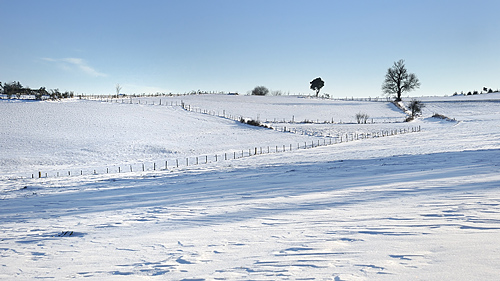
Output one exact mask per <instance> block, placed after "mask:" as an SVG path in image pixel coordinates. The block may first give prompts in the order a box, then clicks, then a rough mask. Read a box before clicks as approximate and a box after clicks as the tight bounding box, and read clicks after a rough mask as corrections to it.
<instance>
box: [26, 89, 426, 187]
mask: <svg viewBox="0 0 500 281" xmlns="http://www.w3.org/2000/svg"><path fill="white" fill-rule="evenodd" d="M85 99H89V100H98V101H102V102H113V103H130V104H146V105H147V104H149V105H159V106H172V107H173V106H176V107H181V108H182V109H184V110H186V111H190V112H195V113H200V114H209V115H213V116H217V117H220V118H225V119H230V120H234V121H238V122H241V121H242V120H246V119H245V118H244V117H243V116H240V115H231V114H226V111H225V110H222V111H214V110H205V109H201V108H198V107H194V106H191V105H188V104H186V103H184V102H183V101H182V100H181V101H170V102H167V101H162V100H161V99H159V101H157V102H156V103H155V101H150V102H149V103H148V101H147V100H146V101H142V103H141V100H140V99H133V98H129V99H125V98H121V99H120V98H106V97H92V96H90V97H85ZM268 128H270V129H273V130H275V131H280V132H287V133H295V134H302V135H309V136H314V133H308V132H305V131H302V130H297V129H296V128H287V127H286V126H283V127H268ZM420 131H421V127H420V126H417V127H407V128H399V129H391V130H380V131H374V132H366V133H339V134H337V135H335V136H322V137H323V138H322V139H315V140H311V141H306V142H303V143H295V144H282V145H275V146H263V147H262V146H261V147H252V148H249V149H247V150H231V151H228V152H224V153H215V154H207V155H201V156H189V157H183V158H169V159H163V160H154V161H145V162H139V163H136V162H134V163H125V164H119V165H106V166H97V167H93V168H89V167H86V168H79V169H77V168H71V169H67V170H64V171H63V170H52V171H38V172H37V173H32V174H31V178H53V177H71V176H83V175H99V174H116V173H118V174H119V173H128V172H146V171H161V170H164V171H166V170H173V169H182V168H186V167H191V166H199V165H207V164H211V163H217V162H221V161H229V160H236V159H241V158H245V157H252V156H257V155H263V154H272V153H283V152H291V151H295V150H300V149H311V148H316V147H322V146H329V145H334V144H340V143H345V142H352V141H359V140H365V139H371V138H380V137H388V136H394V135H400V134H407V133H414V132H420ZM24 177H26V176H24Z"/></svg>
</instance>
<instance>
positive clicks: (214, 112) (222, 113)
mask: <svg viewBox="0 0 500 281" xmlns="http://www.w3.org/2000/svg"><path fill="white" fill-rule="evenodd" d="M83 98H84V99H87V100H97V101H101V102H110V103H121V104H140V105H157V106H170V107H179V106H180V107H181V108H182V109H184V110H186V111H190V112H194V113H200V114H207V115H212V116H217V117H221V118H225V119H229V120H233V121H239V122H241V121H248V120H253V119H252V118H250V117H244V116H242V115H232V114H226V110H224V109H223V110H209V109H202V108H200V107H196V106H192V105H190V104H187V103H185V102H184V101H183V100H180V101H179V100H176V101H163V100H162V99H161V98H159V99H158V100H157V102H156V103H155V101H154V100H153V101H149V102H148V100H145V101H143V102H141V99H140V97H129V98H110V97H83ZM338 100H344V99H338ZM361 100H362V99H361ZM366 101H368V100H366ZM257 121H259V120H257ZM262 123H263V125H265V124H270V123H271V124H376V123H377V124H382V123H383V124H390V123H398V122H390V121H389V122H374V120H373V118H372V119H371V122H370V121H367V122H363V123H359V122H342V120H340V121H337V122H335V120H334V119H333V118H332V119H330V120H323V121H320V120H319V119H317V120H312V119H311V120H309V119H305V120H303V121H297V120H295V116H293V115H292V117H291V119H290V120H286V118H283V119H281V118H280V119H279V120H278V119H276V118H274V119H273V120H268V119H266V120H265V121H263V122H262ZM266 127H267V128H269V129H272V130H275V131H282V132H291V133H298V132H301V134H302V135H310V134H307V133H305V132H306V131H305V130H297V129H296V128H295V129H293V131H292V130H286V126H272V125H267V126H266Z"/></svg>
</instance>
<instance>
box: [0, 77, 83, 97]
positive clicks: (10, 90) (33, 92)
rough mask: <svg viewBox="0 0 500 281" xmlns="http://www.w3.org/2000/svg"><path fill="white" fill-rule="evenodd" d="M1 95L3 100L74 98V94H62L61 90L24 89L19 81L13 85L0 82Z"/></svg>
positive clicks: (43, 88) (12, 83)
mask: <svg viewBox="0 0 500 281" xmlns="http://www.w3.org/2000/svg"><path fill="white" fill-rule="evenodd" d="M0 95H1V97H2V98H4V97H6V98H7V99H12V98H16V99H21V98H26V96H29V98H31V99H33V98H34V99H35V100H42V99H52V100H57V99H67V98H72V97H74V93H73V92H72V91H71V92H68V91H66V92H60V91H59V89H50V90H48V91H47V90H46V89H45V87H40V89H31V88H28V87H23V86H22V85H21V83H20V82H19V81H14V82H11V83H2V82H0Z"/></svg>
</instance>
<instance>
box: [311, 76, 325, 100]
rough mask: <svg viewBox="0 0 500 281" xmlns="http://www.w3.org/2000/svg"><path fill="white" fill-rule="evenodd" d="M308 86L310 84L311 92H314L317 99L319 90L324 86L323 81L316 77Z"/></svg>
mask: <svg viewBox="0 0 500 281" xmlns="http://www.w3.org/2000/svg"><path fill="white" fill-rule="evenodd" d="M309 84H311V90H313V91H315V92H316V97H317V96H318V95H319V91H320V90H321V88H323V86H325V81H323V80H321V77H318V78H316V79H314V80H312V81H311V82H309Z"/></svg>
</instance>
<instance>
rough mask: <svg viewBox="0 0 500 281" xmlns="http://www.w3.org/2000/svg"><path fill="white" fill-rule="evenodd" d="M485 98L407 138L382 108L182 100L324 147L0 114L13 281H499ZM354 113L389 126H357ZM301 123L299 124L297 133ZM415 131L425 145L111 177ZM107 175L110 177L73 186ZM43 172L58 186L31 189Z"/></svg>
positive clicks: (168, 113) (121, 107) (269, 137)
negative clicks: (349, 135)
mask: <svg viewBox="0 0 500 281" xmlns="http://www.w3.org/2000/svg"><path fill="white" fill-rule="evenodd" d="M488 96H489V98H488V99H483V100H482V101H470V100H468V101H467V100H466V101H456V100H453V99H452V98H455V97H449V98H439V99H438V98H428V99H426V100H425V104H426V108H425V110H424V116H423V117H422V118H420V119H419V120H418V121H415V122H412V123H395V122H398V121H402V120H403V119H404V117H405V116H404V114H402V113H400V112H398V111H397V110H396V109H395V108H394V107H393V106H392V105H390V104H387V103H382V102H351V101H323V100H315V99H305V98H298V97H234V96H189V97H182V100H183V102H185V103H186V104H189V105H191V106H193V107H197V108H199V109H201V110H206V111H209V110H212V111H224V112H223V113H222V114H221V113H217V114H218V115H227V116H229V115H234V116H236V115H241V116H245V117H250V118H258V119H260V120H261V121H263V122H264V121H265V120H266V119H268V121H269V120H272V121H273V122H274V118H276V119H277V121H278V122H281V123H280V124H282V125H283V124H284V125H285V126H296V128H298V127H302V126H308V129H310V130H311V132H317V133H312V134H302V133H289V132H279V131H273V130H268V129H264V128H255V127H250V126H248V125H244V124H241V123H238V122H234V121H232V120H230V119H227V118H221V117H218V116H214V115H210V114H205V113H203V111H202V113H199V112H187V111H184V110H182V109H180V108H179V107H178V106H177V107H176V106H170V105H169V106H165V104H167V101H166V98H163V99H164V100H163V101H162V103H163V106H160V105H158V101H157V100H158V99H159V98H157V100H156V102H155V103H156V104H155V105H153V104H152V103H153V98H151V99H150V100H149V102H148V104H145V100H143V101H142V103H141V104H140V105H139V104H129V103H123V104H122V103H109V102H98V101H82V100H72V101H67V102H8V101H0V112H1V113H2V122H1V123H0V134H1V135H0V146H1V150H0V164H1V165H0V199H2V200H0V257H1V259H0V279H5V280H8V279H13V278H17V279H20V280H25V279H38V278H52V279H56V280H60V279H69V278H85V279H89V280H103V279H108V280H113V279H123V278H126V279H131V280H132V279H133V280H136V279H148V280H149V279H151V280H495V279H496V278H498V272H500V264H499V263H498V260H499V258H500V235H499V234H500V173H499V171H500V166H499V165H500V159H499V156H500V153H499V152H500V150H499V149H500V126H499V125H498V124H499V121H500V107H499V105H500V104H499V100H500V97H499V96H498V95H488ZM170 99H171V100H170V101H174V100H175V101H178V100H180V99H181V98H180V97H172V98H170ZM170 101H169V102H170ZM273 108H274V110H273ZM358 112H362V113H367V114H368V115H369V116H372V117H373V119H374V120H379V122H377V121H375V122H374V123H375V124H366V125H356V124H352V123H354V122H355V120H354V118H353V116H354V115H355V114H356V113H358ZM434 113H439V114H442V115H445V116H447V117H449V118H451V119H455V121H446V120H442V119H437V118H431V116H432V115H433V114H434ZM217 114H215V115H217ZM290 115H292V116H294V119H295V121H296V122H295V123H283V122H282V119H285V121H286V122H290V121H291V120H290V118H291V116H290ZM332 118H333V119H334V123H333V124H300V121H302V120H304V119H308V120H314V119H318V120H324V121H328V120H330V121H331V119H332ZM341 119H342V123H341V122H340V120H341ZM412 126H420V127H421V131H420V132H415V133H408V134H397V135H394V136H387V137H378V138H368V139H360V140H356V141H349V142H342V143H337V144H333V145H328V146H320V147H314V148H308V149H292V151H288V150H287V151H285V152H280V153H269V154H268V153H264V154H262V155H256V156H252V157H243V158H238V159H230V160H225V161H217V162H215V161H209V163H207V164H201V163H200V165H191V166H188V167H186V166H185V165H182V166H181V167H179V168H170V169H168V170H159V169H158V170H157V171H153V170H152V169H151V168H149V169H147V171H145V172H142V170H141V171H138V169H136V166H134V171H133V172H130V171H127V172H123V173H117V172H113V173H109V174H106V173H104V172H102V168H104V167H108V166H113V165H115V166H116V165H121V164H124V163H125V164H128V165H131V164H132V163H134V165H137V164H138V163H145V162H148V161H149V162H148V163H150V162H151V161H153V162H154V161H156V160H160V159H175V158H179V159H184V158H186V157H187V158H189V157H195V156H201V155H213V154H219V155H221V156H220V157H222V154H223V153H225V152H228V153H231V152H240V151H241V150H243V151H246V150H247V149H249V148H253V147H264V148H266V147H268V146H270V147H275V146H279V147H280V148H281V145H282V144H283V145H284V144H293V145H294V146H295V145H296V144H301V143H303V142H305V143H306V144H307V143H309V142H312V143H315V142H317V141H318V140H319V141H325V140H329V139H331V138H332V136H333V135H335V134H339V133H340V134H344V133H346V132H353V133H362V132H376V131H384V130H393V129H398V130H399V129H403V128H408V127H412ZM191 159H193V158H191ZM191 161H193V160H191ZM115 166H113V167H115ZM95 167H99V169H101V170H99V171H101V172H99V173H96V174H95V175H94V174H84V175H83V176H80V175H73V174H72V176H62V173H63V172H62V171H66V170H73V171H75V170H76V171H77V170H82V169H86V171H87V170H92V169H97V168H95ZM39 170H43V171H51V173H50V175H51V176H48V177H42V178H35V179H31V174H32V173H35V172H37V171H39ZM54 171H61V176H60V177H55V175H54V174H53V173H52V172H54Z"/></svg>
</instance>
